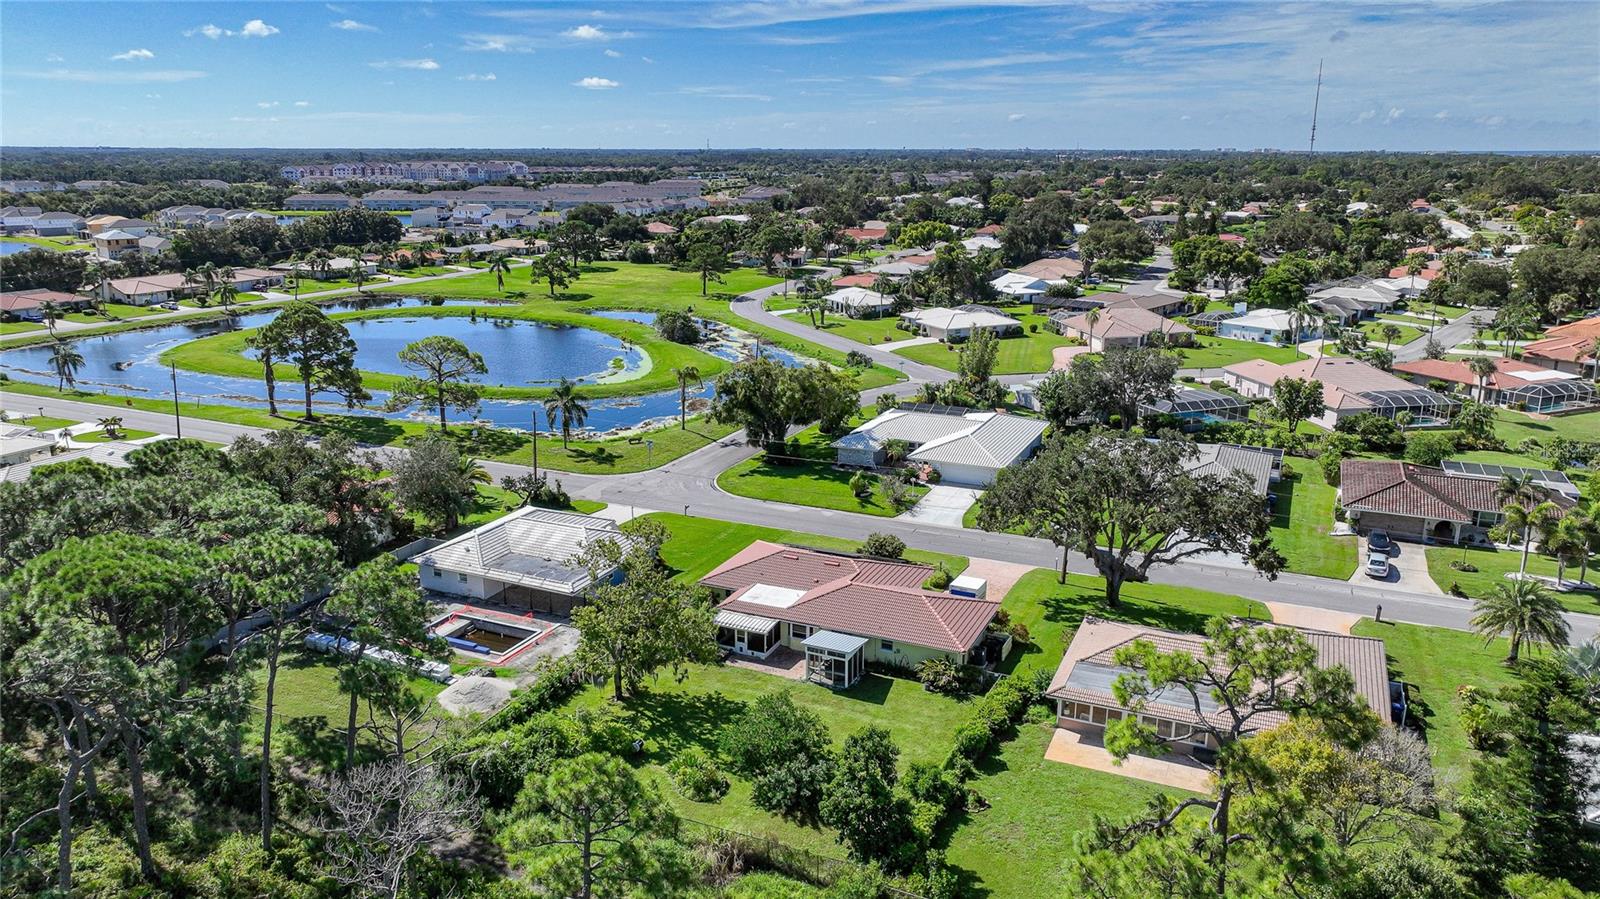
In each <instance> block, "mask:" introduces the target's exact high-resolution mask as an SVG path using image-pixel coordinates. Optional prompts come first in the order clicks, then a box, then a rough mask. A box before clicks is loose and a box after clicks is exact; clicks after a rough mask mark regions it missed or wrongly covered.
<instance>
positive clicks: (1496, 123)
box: [1472, 115, 1506, 128]
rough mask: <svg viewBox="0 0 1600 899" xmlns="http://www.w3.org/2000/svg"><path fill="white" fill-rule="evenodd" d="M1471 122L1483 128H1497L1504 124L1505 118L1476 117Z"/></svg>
mask: <svg viewBox="0 0 1600 899" xmlns="http://www.w3.org/2000/svg"><path fill="white" fill-rule="evenodd" d="M1472 121H1473V122H1474V123H1475V124H1478V125H1482V126H1484V127H1485V128H1499V127H1500V126H1501V125H1504V124H1505V123H1506V117H1505V116H1503V115H1486V116H1478V117H1477V118H1475V119H1473V120H1472Z"/></svg>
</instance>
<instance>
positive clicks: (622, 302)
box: [379, 262, 904, 390]
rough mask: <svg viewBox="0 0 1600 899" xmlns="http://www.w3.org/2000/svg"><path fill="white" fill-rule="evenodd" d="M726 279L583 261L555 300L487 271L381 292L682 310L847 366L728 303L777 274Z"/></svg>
mask: <svg viewBox="0 0 1600 899" xmlns="http://www.w3.org/2000/svg"><path fill="white" fill-rule="evenodd" d="M722 277H723V282H724V283H722V284H716V283H712V284H710V285H708V294H707V295H701V293H700V277H699V276H698V275H696V274H695V273H694V272H683V271H677V270H675V269H673V268H670V267H668V266H664V265H635V264H633V263H629V262H602V263H595V264H590V265H585V266H584V267H583V276H582V277H581V278H580V279H578V280H577V281H574V282H573V283H572V285H571V286H570V287H568V288H567V289H566V290H563V291H561V293H559V294H558V295H557V296H556V298H554V299H552V298H550V297H549V296H547V294H546V287H545V285H544V284H542V283H534V282H529V281H527V280H524V279H523V278H522V276H521V275H519V274H517V273H513V275H512V276H511V277H508V278H507V279H506V293H504V294H502V293H500V292H499V291H498V290H497V289H496V287H495V280H494V276H493V275H491V274H489V273H487V272H483V273H480V274H476V275H466V276H463V277H460V278H447V279H444V280H440V281H434V282H431V283H429V284H428V285H427V286H426V288H425V289H424V288H422V287H419V286H418V285H415V284H409V285H406V284H402V285H394V286H392V287H388V288H379V291H380V292H400V293H410V294H414V293H426V294H427V295H429V296H442V297H484V298H486V299H487V298H500V299H505V298H507V297H511V298H516V299H520V300H522V302H523V304H524V305H525V306H527V307H529V308H532V309H562V310H569V311H580V310H586V309H638V310H642V311H647V312H661V311H664V310H669V309H671V310H684V311H689V312H693V313H694V314H695V315H697V316H700V317H702V318H708V319H713V320H715V321H719V322H722V323H723V324H726V325H729V326H731V327H734V328H737V329H739V330H741V331H746V332H749V333H752V334H755V335H758V336H760V337H761V339H762V340H763V341H764V342H765V343H768V344H772V345H775V346H780V347H783V348H785V349H789V350H792V351H794V352H797V353H801V354H803V355H806V356H810V357H812V358H816V359H821V360H823V361H824V362H828V363H830V364H832V365H837V366H842V365H844V353H841V352H839V351H837V350H833V349H830V348H828V347H823V346H819V345H817V344H814V343H811V342H810V341H807V340H801V339H798V338H796V337H793V336H791V335H789V334H788V333H786V332H783V331H779V330H778V329H776V328H769V327H766V326H764V325H760V324H756V323H753V322H750V321H747V320H745V319H744V318H743V317H741V316H739V315H736V314H734V312H733V311H732V310H731V309H729V308H728V301H729V300H730V299H731V298H733V297H734V296H736V295H738V294H741V293H746V292H748V291H751V290H754V289H756V288H758V287H766V286H768V285H771V284H776V283H778V279H777V278H774V277H772V276H770V275H766V274H764V273H762V272H760V271H755V270H752V269H736V270H734V271H731V272H728V273H727V274H725V275H723V276H722ZM856 377H857V382H858V383H859V384H860V386H861V389H863V390H867V389H870V388H873V387H881V386H883V385H885V384H892V383H894V382H895V381H900V380H904V376H903V375H901V374H900V373H898V372H896V371H894V370H892V369H889V368H886V367H884V366H881V365H878V366H874V367H873V368H872V369H871V370H869V371H864V372H858V373H857V376H856Z"/></svg>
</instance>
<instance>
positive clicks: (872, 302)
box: [823, 287, 894, 318]
mask: <svg viewBox="0 0 1600 899" xmlns="http://www.w3.org/2000/svg"><path fill="white" fill-rule="evenodd" d="M823 300H825V301H826V302H827V304H828V310H829V311H830V312H837V313H839V314H840V315H847V316H849V317H851V318H879V317H881V316H883V315H886V314H887V313H888V312H889V311H890V310H891V309H893V308H894V297H890V296H884V295H883V294H881V293H878V292H877V291H876V290H869V289H867V288H865V287H845V288H843V289H840V290H835V291H834V292H833V293H830V294H828V295H827V296H825V297H823Z"/></svg>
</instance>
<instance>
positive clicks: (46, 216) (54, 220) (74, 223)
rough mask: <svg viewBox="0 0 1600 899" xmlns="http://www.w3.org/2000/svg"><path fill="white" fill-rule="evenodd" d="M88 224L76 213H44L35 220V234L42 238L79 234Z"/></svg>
mask: <svg viewBox="0 0 1600 899" xmlns="http://www.w3.org/2000/svg"><path fill="white" fill-rule="evenodd" d="M85 224H87V222H86V221H85V220H84V218H83V216H81V215H78V214H77V213H75V212H42V213H40V214H39V215H37V216H35V217H34V219H33V233H35V234H37V235H39V236H40V237H59V236H62V235H71V234H77V233H78V232H79V231H82V230H83V227H84V225H85Z"/></svg>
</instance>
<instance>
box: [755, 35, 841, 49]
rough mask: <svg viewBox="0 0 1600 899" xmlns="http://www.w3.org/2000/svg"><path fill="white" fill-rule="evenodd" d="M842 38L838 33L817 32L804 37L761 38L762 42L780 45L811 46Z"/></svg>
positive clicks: (835, 42) (776, 36) (833, 42)
mask: <svg viewBox="0 0 1600 899" xmlns="http://www.w3.org/2000/svg"><path fill="white" fill-rule="evenodd" d="M840 40H842V38H840V37H839V36H838V35H836V34H817V35H809V36H804V37H789V36H785V35H773V36H771V37H764V38H761V43H763V44H773V45H775V46H778V47H810V46H813V45H816V44H837V43H839V41H840Z"/></svg>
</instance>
